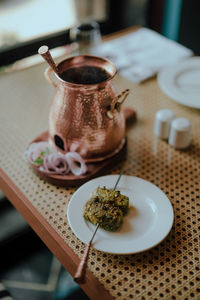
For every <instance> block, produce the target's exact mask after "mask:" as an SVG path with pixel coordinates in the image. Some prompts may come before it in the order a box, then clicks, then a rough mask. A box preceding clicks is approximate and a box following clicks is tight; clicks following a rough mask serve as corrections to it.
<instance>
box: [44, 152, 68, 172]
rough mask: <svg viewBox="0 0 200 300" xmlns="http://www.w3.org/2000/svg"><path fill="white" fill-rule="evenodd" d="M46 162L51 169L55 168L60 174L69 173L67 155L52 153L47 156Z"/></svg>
mask: <svg viewBox="0 0 200 300" xmlns="http://www.w3.org/2000/svg"><path fill="white" fill-rule="evenodd" d="M46 164H47V167H48V169H49V170H53V171H55V172H56V173H58V174H63V173H64V174H67V173H68V172H69V166H68V163H67V160H66V157H65V155H63V154H60V153H51V154H49V155H48V156H47V158H46Z"/></svg>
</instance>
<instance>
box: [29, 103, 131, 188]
mask: <svg viewBox="0 0 200 300" xmlns="http://www.w3.org/2000/svg"><path fill="white" fill-rule="evenodd" d="M124 114H125V118H126V124H127V125H130V123H133V121H135V120H136V112H135V111H134V110H133V109H130V108H127V109H125V110H124ZM47 140H48V131H45V132H43V133H42V134H40V135H39V136H38V137H36V138H35V139H34V140H33V141H32V142H31V144H32V143H37V142H44V141H47ZM126 152H127V139H126V141H125V143H124V145H123V147H122V149H121V150H120V151H119V152H118V153H117V154H115V155H114V156H112V157H111V158H108V159H106V160H104V161H100V162H94V163H87V168H88V171H87V173H85V174H83V175H81V176H75V175H73V174H72V173H69V174H66V175H57V174H51V173H47V172H44V171H41V170H40V169H39V168H38V167H37V166H35V165H33V164H31V163H30V166H31V167H32V169H33V170H34V172H35V173H36V174H37V175H38V176H39V177H40V178H41V179H43V180H45V181H47V182H49V183H51V184H54V185H57V186H66V187H73V186H80V185H82V184H83V183H85V182H86V181H88V180H90V179H92V178H95V177H97V176H100V175H104V174H105V173H106V172H108V171H109V170H110V168H112V167H114V166H116V165H117V164H118V163H119V162H121V161H122V160H124V159H126Z"/></svg>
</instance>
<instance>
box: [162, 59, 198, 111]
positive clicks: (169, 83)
mask: <svg viewBox="0 0 200 300" xmlns="http://www.w3.org/2000/svg"><path fill="white" fill-rule="evenodd" d="M193 66H194V67H195V68H197V67H199V68H200V57H190V58H187V59H186V60H184V61H180V62H179V63H177V64H176V65H170V66H168V67H165V68H163V69H161V71H160V72H159V73H158V76H157V80H158V84H159V86H160V88H161V90H162V91H163V92H164V93H165V94H166V95H167V96H168V97H170V98H171V99H172V100H174V101H175V102H177V103H180V104H183V105H185V106H189V107H192V108H197V109H199V108H200V101H199V102H197V100H196V98H195V99H192V98H191V97H189V96H187V95H184V94H183V93H179V91H178V90H177V89H176V87H175V86H174V85H173V80H174V78H175V77H176V76H177V75H178V73H180V72H181V71H182V72H183V71H184V69H186V68H191V67H193ZM188 98H189V100H188Z"/></svg>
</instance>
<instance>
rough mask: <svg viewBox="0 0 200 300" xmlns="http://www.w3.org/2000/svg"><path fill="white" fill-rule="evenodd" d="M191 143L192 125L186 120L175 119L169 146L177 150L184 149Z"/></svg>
mask: <svg viewBox="0 0 200 300" xmlns="http://www.w3.org/2000/svg"><path fill="white" fill-rule="evenodd" d="M190 142H191V123H190V121H189V120H188V119H186V118H177V119H174V120H173V121H172V123H171V130H170V134H169V144H170V145H171V146H173V147H175V148H177V149H184V148H187V147H188V146H189V145H190Z"/></svg>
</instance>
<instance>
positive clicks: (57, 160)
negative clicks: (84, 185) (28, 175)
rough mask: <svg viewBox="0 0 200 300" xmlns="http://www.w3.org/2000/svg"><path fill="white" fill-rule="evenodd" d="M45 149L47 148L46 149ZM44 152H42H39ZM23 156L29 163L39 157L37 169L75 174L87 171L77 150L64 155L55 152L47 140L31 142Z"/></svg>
mask: <svg viewBox="0 0 200 300" xmlns="http://www.w3.org/2000/svg"><path fill="white" fill-rule="evenodd" d="M46 149H48V150H49V153H48V151H46ZM42 152H44V153H43V154H41V153H42ZM24 157H25V158H26V159H27V160H28V161H29V162H31V163H34V162H35V160H37V159H38V158H41V165H39V166H38V167H39V169H40V170H41V171H43V172H47V173H54V174H67V173H69V171H71V172H72V173H73V174H74V175H75V176H79V175H82V174H84V173H86V172H87V166H86V164H85V162H84V160H83V159H82V157H81V156H80V155H79V154H78V153H77V152H68V153H66V154H65V155H64V154H61V153H59V152H57V150H56V149H55V148H53V147H52V146H50V145H49V143H48V142H38V143H33V144H31V145H30V146H29V148H28V149H27V150H26V151H25V153H24Z"/></svg>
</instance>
